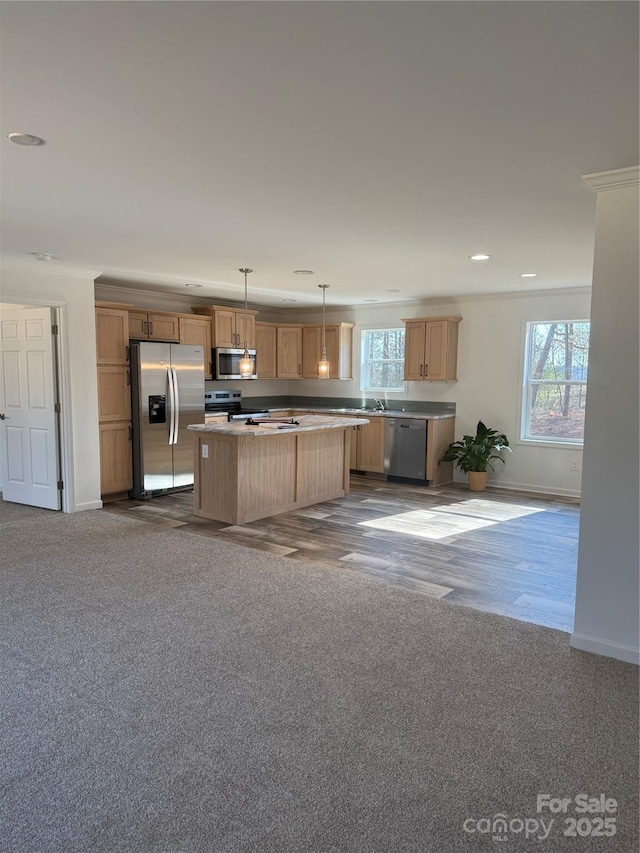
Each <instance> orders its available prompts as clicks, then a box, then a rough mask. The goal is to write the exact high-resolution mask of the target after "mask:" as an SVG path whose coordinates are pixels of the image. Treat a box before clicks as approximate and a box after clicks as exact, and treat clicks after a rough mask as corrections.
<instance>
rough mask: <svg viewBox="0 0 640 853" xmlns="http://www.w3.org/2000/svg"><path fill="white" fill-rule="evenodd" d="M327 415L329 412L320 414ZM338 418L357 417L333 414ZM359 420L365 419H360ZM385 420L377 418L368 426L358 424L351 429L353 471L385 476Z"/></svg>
mask: <svg viewBox="0 0 640 853" xmlns="http://www.w3.org/2000/svg"><path fill="white" fill-rule="evenodd" d="M318 414H324V415H326V414H327V412H322V413H320V412H318ZM332 415H333V417H336V418H345V417H347V418H352V417H355V415H344V414H338V413H332ZM358 419H359V420H362V419H364V416H363V418H358ZM384 420H385V419H384V418H381V417H375V418H371V419H370V420H369V423H368V424H364V423H363V424H358V425H357V426H353V427H352V428H351V461H350V466H349V467H350V468H351V470H352V471H371V472H372V473H376V474H384Z"/></svg>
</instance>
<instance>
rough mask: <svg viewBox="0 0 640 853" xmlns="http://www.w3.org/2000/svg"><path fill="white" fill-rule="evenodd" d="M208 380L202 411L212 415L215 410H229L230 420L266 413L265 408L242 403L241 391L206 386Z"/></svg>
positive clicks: (244, 418)
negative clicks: (221, 389) (220, 389)
mask: <svg viewBox="0 0 640 853" xmlns="http://www.w3.org/2000/svg"><path fill="white" fill-rule="evenodd" d="M209 384H210V383H209V382H206V383H205V392H204V413H205V415H214V414H216V413H217V412H229V420H230V421H246V420H247V418H250V417H253V415H266V414H268V410H267V409H258V408H256V407H255V406H253V407H252V406H250V405H248V404H247V405H243V404H242V391H219V390H217V389H210V388H207V386H208V385H209Z"/></svg>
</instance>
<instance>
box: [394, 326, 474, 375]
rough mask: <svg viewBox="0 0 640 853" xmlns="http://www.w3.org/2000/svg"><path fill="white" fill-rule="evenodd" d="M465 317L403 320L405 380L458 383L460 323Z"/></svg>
mask: <svg viewBox="0 0 640 853" xmlns="http://www.w3.org/2000/svg"><path fill="white" fill-rule="evenodd" d="M461 320H462V317H419V318H417V319H415V320H403V321H402V322H403V323H405V324H406V334H405V344H404V378H405V380H409V381H411V380H416V381H425V380H426V381H427V382H436V381H440V382H455V381H456V380H457V378H458V377H457V366H458V324H459V323H460V321H461Z"/></svg>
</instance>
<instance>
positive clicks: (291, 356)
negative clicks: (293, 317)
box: [256, 325, 302, 379]
mask: <svg viewBox="0 0 640 853" xmlns="http://www.w3.org/2000/svg"><path fill="white" fill-rule="evenodd" d="M276 339H277V347H276V353H277V375H278V377H279V378H280V379H300V378H301V377H302V326H294V325H291V326H277V330H276ZM256 352H257V350H256Z"/></svg>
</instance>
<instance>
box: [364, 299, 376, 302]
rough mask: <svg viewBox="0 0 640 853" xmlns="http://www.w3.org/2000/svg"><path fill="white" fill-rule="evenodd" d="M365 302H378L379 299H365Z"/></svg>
mask: <svg viewBox="0 0 640 853" xmlns="http://www.w3.org/2000/svg"><path fill="white" fill-rule="evenodd" d="M362 301H363V302H377V301H378V300H377V299H363V300H362Z"/></svg>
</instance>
